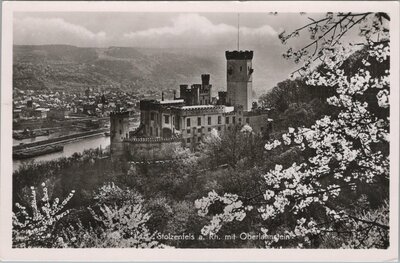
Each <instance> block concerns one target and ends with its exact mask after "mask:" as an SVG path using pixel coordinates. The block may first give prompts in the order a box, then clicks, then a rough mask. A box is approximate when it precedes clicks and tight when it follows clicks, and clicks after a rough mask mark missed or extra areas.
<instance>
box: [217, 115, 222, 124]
mask: <svg viewBox="0 0 400 263" xmlns="http://www.w3.org/2000/svg"><path fill="white" fill-rule="evenodd" d="M218 124H221V116H218Z"/></svg>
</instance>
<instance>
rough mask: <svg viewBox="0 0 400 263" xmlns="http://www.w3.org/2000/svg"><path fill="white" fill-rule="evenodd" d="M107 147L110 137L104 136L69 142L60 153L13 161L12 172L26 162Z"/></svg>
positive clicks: (67, 155) (51, 158) (52, 158)
mask: <svg viewBox="0 0 400 263" xmlns="http://www.w3.org/2000/svg"><path fill="white" fill-rule="evenodd" d="M19 142H22V141H14V145H16V144H19ZM109 145H110V137H107V136H104V135H97V136H93V137H88V138H84V139H81V140H76V141H71V142H68V143H66V144H65V145H64V150H63V151H62V152H56V153H49V154H45V155H40V156H36V157H33V158H29V159H24V160H13V171H15V170H17V169H18V168H19V167H20V166H21V165H22V164H23V163H26V162H31V161H35V162H39V161H50V160H54V159H57V158H60V157H69V156H72V154H74V153H75V152H78V153H81V152H83V151H84V150H89V149H96V148H99V147H100V146H101V147H102V148H103V149H104V148H106V147H107V146H109Z"/></svg>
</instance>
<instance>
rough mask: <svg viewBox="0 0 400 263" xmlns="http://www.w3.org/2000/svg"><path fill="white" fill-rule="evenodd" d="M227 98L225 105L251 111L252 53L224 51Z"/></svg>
mask: <svg viewBox="0 0 400 263" xmlns="http://www.w3.org/2000/svg"><path fill="white" fill-rule="evenodd" d="M225 57H226V60H227V61H226V64H227V75H226V76H227V78H226V79H227V97H226V103H227V104H229V105H232V106H237V105H241V106H243V110H244V111H251V107H252V101H253V98H252V97H253V94H252V92H253V78H252V76H253V71H254V70H253V67H252V59H253V51H248V50H246V51H226V52H225Z"/></svg>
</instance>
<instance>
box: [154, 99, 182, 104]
mask: <svg viewBox="0 0 400 263" xmlns="http://www.w3.org/2000/svg"><path fill="white" fill-rule="evenodd" d="M159 102H160V104H175V103H184V102H185V101H184V100H183V99H178V100H161V101H159Z"/></svg>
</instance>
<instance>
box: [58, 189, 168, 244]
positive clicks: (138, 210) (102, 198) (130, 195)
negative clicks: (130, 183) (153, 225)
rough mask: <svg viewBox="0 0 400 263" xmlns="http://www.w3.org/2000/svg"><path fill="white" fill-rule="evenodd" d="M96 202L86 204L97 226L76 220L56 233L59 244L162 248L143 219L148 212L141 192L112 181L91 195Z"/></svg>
mask: <svg viewBox="0 0 400 263" xmlns="http://www.w3.org/2000/svg"><path fill="white" fill-rule="evenodd" d="M94 200H96V202H97V204H96V205H95V206H94V207H89V211H90V214H91V215H92V217H93V219H94V220H95V221H96V224H97V226H96V227H92V226H90V227H87V226H83V225H82V224H81V223H79V224H78V225H77V226H69V227H68V228H67V229H65V231H63V232H64V238H63V237H59V239H58V246H61V247H117V248H122V247H129V248H156V247H158V248H163V247H166V246H164V245H162V244H160V243H159V242H158V241H157V240H156V239H155V234H156V233H152V232H151V231H150V230H149V229H148V227H147V225H146V223H147V221H148V220H149V219H150V214H149V213H146V212H145V211H144V208H143V199H142V198H141V196H140V195H139V194H138V193H136V192H135V191H132V190H130V189H122V188H120V187H118V186H116V185H115V184H114V183H109V184H105V185H103V186H102V187H101V188H100V189H99V191H98V192H97V193H96V194H95V195H94Z"/></svg>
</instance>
